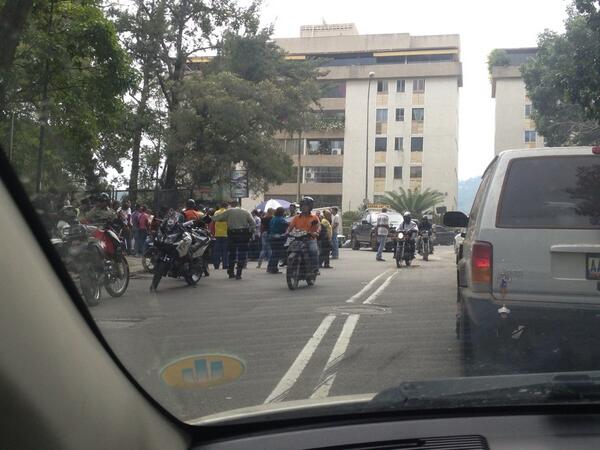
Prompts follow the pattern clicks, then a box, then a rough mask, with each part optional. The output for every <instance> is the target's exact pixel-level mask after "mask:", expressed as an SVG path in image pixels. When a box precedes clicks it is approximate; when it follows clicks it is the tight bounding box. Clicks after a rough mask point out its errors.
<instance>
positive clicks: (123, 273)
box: [88, 221, 129, 297]
mask: <svg viewBox="0 0 600 450" xmlns="http://www.w3.org/2000/svg"><path fill="white" fill-rule="evenodd" d="M118 223H119V222H118V221H114V222H110V221H109V222H107V223H106V225H105V226H104V227H103V228H101V227H92V226H89V227H88V230H89V231H90V232H91V235H92V237H93V238H94V239H96V240H97V242H98V243H99V246H100V249H101V251H102V255H103V263H104V264H103V265H104V270H103V284H104V288H105V289H106V292H108V293H109V295H110V296H111V297H121V296H122V295H123V294H124V293H125V291H126V290H127V286H129V263H128V262H127V258H126V257H125V253H126V248H127V246H126V244H125V240H124V239H123V237H122V236H121V233H120V230H119V229H118Z"/></svg>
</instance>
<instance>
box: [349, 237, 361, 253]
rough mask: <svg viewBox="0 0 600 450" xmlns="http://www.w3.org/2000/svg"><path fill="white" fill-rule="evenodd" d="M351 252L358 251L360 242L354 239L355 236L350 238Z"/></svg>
mask: <svg viewBox="0 0 600 450" xmlns="http://www.w3.org/2000/svg"><path fill="white" fill-rule="evenodd" d="M351 245H352V250H360V242H358V239H356V236H352V244H351Z"/></svg>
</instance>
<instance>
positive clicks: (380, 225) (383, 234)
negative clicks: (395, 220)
mask: <svg viewBox="0 0 600 450" xmlns="http://www.w3.org/2000/svg"><path fill="white" fill-rule="evenodd" d="M389 231H390V216H388V215H387V208H381V213H380V214H379V215H378V216H377V239H378V240H379V247H378V248H377V256H376V257H375V259H376V260H377V261H385V259H383V250H385V242H386V240H387V235H388V233H389Z"/></svg>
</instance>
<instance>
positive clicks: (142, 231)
mask: <svg viewBox="0 0 600 450" xmlns="http://www.w3.org/2000/svg"><path fill="white" fill-rule="evenodd" d="M150 223H151V219H150V215H149V214H148V209H147V208H146V206H145V205H143V206H142V207H141V208H140V218H139V220H138V226H139V230H138V236H139V241H136V251H137V253H138V255H139V256H143V255H144V252H145V251H146V237H147V236H148V230H149V228H150Z"/></svg>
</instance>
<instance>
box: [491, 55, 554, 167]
mask: <svg viewBox="0 0 600 450" xmlns="http://www.w3.org/2000/svg"><path fill="white" fill-rule="evenodd" d="M503 50H504V51H505V52H506V54H507V55H508V57H509V60H510V64H509V65H507V66H494V67H493V68H492V74H491V75H492V98H495V99H496V106H495V133H494V152H495V154H496V155H497V154H498V153H500V152H501V151H503V150H510V149H521V148H539V147H544V145H545V143H544V138H543V136H541V135H540V134H539V133H537V131H536V128H535V122H534V121H533V120H531V118H530V113H531V101H530V100H529V98H528V97H527V91H526V89H525V83H524V82H523V79H522V78H521V70H520V67H521V65H522V64H524V63H525V62H526V61H527V59H528V58H530V57H532V56H534V55H535V52H536V49H535V48H519V49H503Z"/></svg>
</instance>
